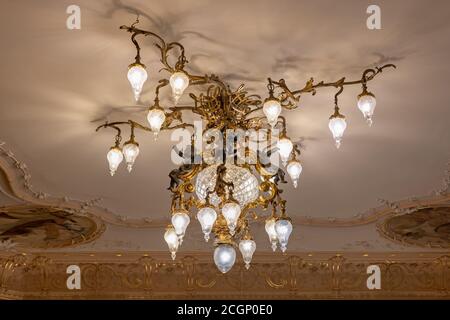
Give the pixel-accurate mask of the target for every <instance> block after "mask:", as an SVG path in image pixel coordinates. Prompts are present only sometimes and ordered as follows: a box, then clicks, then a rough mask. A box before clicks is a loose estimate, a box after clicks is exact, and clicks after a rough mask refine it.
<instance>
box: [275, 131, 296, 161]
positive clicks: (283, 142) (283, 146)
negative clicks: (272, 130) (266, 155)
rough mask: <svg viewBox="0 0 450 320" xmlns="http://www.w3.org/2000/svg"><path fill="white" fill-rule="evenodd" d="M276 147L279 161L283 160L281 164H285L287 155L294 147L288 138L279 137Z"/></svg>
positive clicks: (287, 158)
mask: <svg viewBox="0 0 450 320" xmlns="http://www.w3.org/2000/svg"><path fill="white" fill-rule="evenodd" d="M277 147H278V152H279V154H280V158H281V161H283V164H284V165H286V163H287V161H288V160H289V156H290V155H291V152H292V149H293V148H294V145H293V144H292V141H291V140H289V139H288V138H281V139H280V140H278V143H277Z"/></svg>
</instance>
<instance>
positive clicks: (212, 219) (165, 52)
mask: <svg viewBox="0 0 450 320" xmlns="http://www.w3.org/2000/svg"><path fill="white" fill-rule="evenodd" d="M137 23H139V20H138V19H137V20H136V22H135V23H133V24H132V25H131V26H121V27H120V29H122V30H125V31H127V32H129V33H131V41H132V42H133V44H134V46H135V47H136V51H137V54H136V57H135V60H134V62H133V63H132V64H130V65H129V67H128V74H127V77H128V80H129V82H130V84H131V88H132V91H133V95H134V98H135V100H136V101H137V102H138V101H139V99H140V94H141V91H142V88H143V85H144V83H145V81H146V80H147V77H148V73H147V71H146V67H145V65H144V64H143V63H142V61H141V55H140V51H141V47H140V45H139V43H138V41H137V37H138V36H144V37H148V38H152V39H154V41H155V42H154V45H155V46H156V47H157V48H158V51H159V54H160V61H161V64H162V70H163V71H166V72H167V73H168V74H169V77H168V78H162V79H160V80H159V81H158V84H157V86H156V89H155V98H154V103H153V105H152V106H150V107H149V109H148V114H147V121H148V125H144V124H140V123H138V122H136V121H133V120H127V121H116V122H106V123H105V124H103V125H101V126H99V127H98V128H97V131H98V130H99V129H102V128H112V129H115V130H116V135H115V143H114V145H113V146H112V147H111V148H110V150H109V151H108V153H107V160H108V163H109V170H110V174H111V175H114V173H115V172H116V170H117V169H118V167H119V165H120V164H121V163H122V162H123V160H125V163H126V166H127V169H128V171H131V170H132V168H133V165H134V163H135V161H136V158H137V157H138V155H139V144H138V142H137V141H136V137H135V131H136V129H138V130H142V131H147V132H153V133H154V134H155V137H156V135H157V134H158V133H159V132H160V131H164V130H177V129H179V130H188V132H190V135H191V136H190V143H189V144H188V145H187V146H186V148H184V149H182V150H177V154H178V155H179V156H180V157H181V158H182V162H181V164H180V165H179V167H177V168H176V169H174V170H172V171H171V172H170V174H169V177H170V186H169V188H168V189H169V190H170V192H171V199H172V200H171V207H170V214H171V223H170V224H169V225H168V227H167V229H166V231H165V234H164V239H165V241H166V242H167V245H168V247H169V251H170V253H171V256H172V258H173V259H175V258H176V253H177V251H178V250H179V248H180V246H181V244H182V242H183V238H184V236H185V233H186V230H187V227H188V225H189V224H190V221H191V218H193V217H195V218H196V219H197V220H198V222H199V223H200V227H201V230H202V232H203V234H204V239H205V241H209V239H210V237H211V234H213V238H214V241H213V242H214V247H215V250H214V262H215V264H216V265H217V267H218V269H219V270H220V271H221V272H223V273H225V272H227V271H229V270H230V269H231V268H232V266H233V265H234V263H235V260H236V249H237V248H238V249H239V250H240V252H241V253H242V258H243V261H244V263H245V266H246V268H247V269H248V268H249V267H250V263H251V260H252V256H253V253H254V252H255V249H256V243H255V241H254V240H253V238H252V235H251V230H250V227H251V225H252V224H254V223H255V222H261V221H262V222H264V223H265V230H266V232H267V235H268V237H269V241H270V245H271V247H272V249H273V251H276V249H277V247H280V249H281V251H282V252H285V251H286V249H287V245H288V241H289V236H290V234H291V232H292V223H291V219H290V218H289V217H288V215H287V214H286V201H285V200H284V199H283V198H282V196H281V195H282V192H283V190H282V189H281V188H280V185H281V184H282V183H286V180H285V172H287V173H288V175H289V176H290V178H291V180H292V183H293V185H294V187H297V184H298V180H299V177H300V174H301V172H302V165H301V163H300V161H299V156H300V147H299V145H298V144H296V143H293V142H292V141H291V139H290V138H289V137H288V135H287V123H286V118H285V116H283V115H282V113H283V112H288V111H290V110H294V109H296V108H297V106H298V103H299V100H300V97H301V95H303V94H312V95H315V94H316V91H317V90H318V89H320V88H326V87H329V88H335V89H336V90H337V92H336V94H335V96H334V112H333V113H332V114H331V116H330V118H329V125H328V126H329V129H330V131H331V133H332V137H333V139H334V142H335V144H336V147H337V148H339V147H340V146H341V143H342V139H343V136H344V132H345V129H346V127H347V123H346V120H345V116H344V115H343V114H342V113H341V111H340V108H339V106H338V97H339V95H340V94H341V93H342V92H343V90H344V87H346V86H352V85H360V86H361V87H362V92H361V94H360V95H359V96H358V97H357V106H358V108H359V110H360V111H361V112H362V114H363V116H364V118H365V120H366V121H367V123H368V124H369V125H372V122H373V120H372V119H373V114H374V110H375V106H376V99H375V95H374V94H372V93H371V92H369V91H368V88H367V83H368V82H369V81H371V80H373V79H374V78H375V77H376V76H377V75H378V74H380V73H381V72H382V71H383V70H384V69H385V68H389V67H393V68H395V65H393V64H387V65H384V66H381V67H375V68H370V69H367V70H365V71H364V72H363V73H362V76H361V78H360V79H356V80H352V81H348V80H346V78H341V79H339V80H337V81H335V82H324V81H320V82H315V81H314V79H313V78H311V79H310V80H309V81H307V82H306V84H305V85H304V87H303V88H300V89H295V90H294V89H291V88H290V87H289V86H288V85H287V84H286V82H285V81H284V80H283V79H280V80H278V81H275V80H273V79H271V78H268V80H267V81H268V82H267V97H266V98H265V99H264V100H262V99H261V97H260V96H258V95H253V94H249V93H248V92H247V91H246V90H245V89H244V85H241V86H240V87H239V88H237V89H236V90H232V89H231V88H230V86H229V85H227V84H226V83H225V82H224V81H222V80H221V79H220V78H219V77H218V76H216V75H214V74H211V75H195V74H191V73H190V72H189V71H188V70H187V68H186V66H187V64H188V60H187V58H186V56H185V50H184V47H183V46H182V45H181V44H180V43H178V42H166V41H165V40H164V39H163V38H162V37H160V36H159V35H157V34H156V33H153V32H150V31H145V30H141V29H138V28H137V27H136V24H137ZM172 59H173V62H172V63H171V62H170V61H169V60H172ZM167 86H170V88H171V91H172V98H173V104H171V106H162V105H160V99H159V97H160V92H161V89H163V88H164V87H167ZM188 87H191V88H199V89H198V91H199V92H200V93H197V94H194V93H192V92H191V93H190V94H189V98H190V100H191V103H190V104H188V105H179V104H178V101H179V99H180V97H181V96H183V94H185V91H186V89H187V88H188ZM186 112H190V113H191V114H193V115H194V116H195V117H197V118H198V119H200V121H201V123H202V124H203V125H204V126H205V129H203V130H202V131H200V135H203V140H206V141H207V142H208V143H210V146H212V147H211V148H210V149H209V150H206V149H203V148H202V149H201V150H198V148H197V147H196V141H198V139H199V137H198V134H195V133H192V131H193V130H192V129H193V128H194V125H193V124H192V123H187V122H185V121H184V120H183V116H184V115H185V113H186ZM124 126H125V127H127V128H129V132H130V138H129V140H128V141H126V142H125V143H123V145H121V142H122V132H123V131H122V129H123V127H124ZM189 130H191V131H189ZM207 130H215V131H216V133H217V132H218V134H216V135H211V136H210V137H209V138H208V137H205V132H206V131H207ZM236 131H241V132H244V133H243V134H242V139H240V136H239V135H236V134H235V132H236ZM230 132H231V133H230ZM249 132H251V134H249ZM255 137H256V138H255ZM201 139H202V137H200V140H201ZM255 139H256V142H255ZM201 141H202V140H201ZM252 144H253V145H256V146H257V147H256V149H255V148H250V145H252ZM261 145H264V146H265V147H264V148H261V147H260V146H261ZM278 159H280V160H281V162H282V165H278V161H277V160H278ZM283 167H284V169H283ZM258 208H259V210H258V212H257V211H256V210H257V209H258ZM265 212H268V213H266V214H265ZM269 212H270V213H269Z"/></svg>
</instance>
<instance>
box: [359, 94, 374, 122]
mask: <svg viewBox="0 0 450 320" xmlns="http://www.w3.org/2000/svg"><path fill="white" fill-rule="evenodd" d="M376 105H377V99H375V95H374V94H373V93H371V92H368V91H366V90H364V91H363V92H362V93H361V94H360V95H359V96H358V108H359V110H360V111H361V112H362V114H363V116H364V119H366V121H367V124H368V125H369V127H370V126H372V124H373V120H372V117H373V113H374V111H375V107H376Z"/></svg>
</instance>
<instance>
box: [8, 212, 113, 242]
mask: <svg viewBox="0 0 450 320" xmlns="http://www.w3.org/2000/svg"><path fill="white" fill-rule="evenodd" d="M104 231H105V225H104V224H103V222H102V221H101V220H100V219H98V218H96V217H95V216H93V215H78V214H77V213H75V212H74V210H71V209H64V208H58V207H48V206H37V205H20V206H10V207H0V247H2V248H4V249H7V250H11V249H14V250H15V249H19V248H27V249H29V248H32V249H53V248H65V247H72V246H76V245H80V244H84V243H88V242H91V241H93V240H96V239H97V238H98V237H99V236H100V235H101V234H102V233H103V232H104Z"/></svg>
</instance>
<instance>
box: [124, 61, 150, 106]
mask: <svg viewBox="0 0 450 320" xmlns="http://www.w3.org/2000/svg"><path fill="white" fill-rule="evenodd" d="M127 78H128V81H129V82H130V85H131V88H132V89H133V94H134V99H135V100H136V101H138V100H139V97H140V95H141V92H142V87H143V86H144V83H145V81H146V80H147V71H146V70H145V66H144V65H143V64H140V63H133V64H131V65H130V66H129V67H128V73H127Z"/></svg>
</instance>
